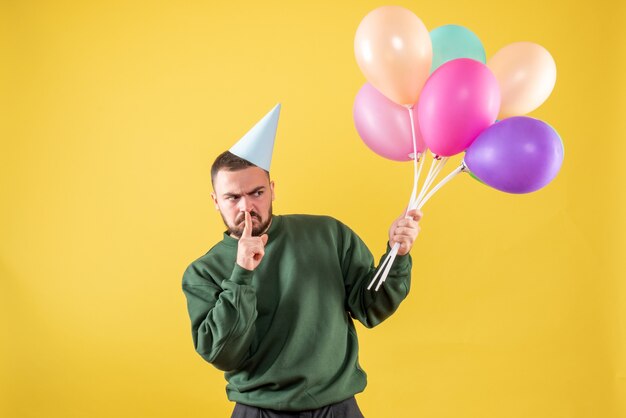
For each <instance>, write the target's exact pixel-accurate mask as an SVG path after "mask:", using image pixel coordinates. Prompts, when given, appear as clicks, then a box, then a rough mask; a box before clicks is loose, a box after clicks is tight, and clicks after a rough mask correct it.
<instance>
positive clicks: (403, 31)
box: [354, 6, 433, 105]
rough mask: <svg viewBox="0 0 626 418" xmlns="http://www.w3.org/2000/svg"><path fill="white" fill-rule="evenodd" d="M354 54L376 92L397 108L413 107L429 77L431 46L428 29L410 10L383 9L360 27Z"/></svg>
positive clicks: (369, 14)
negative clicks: (400, 106)
mask: <svg viewBox="0 0 626 418" xmlns="http://www.w3.org/2000/svg"><path fill="white" fill-rule="evenodd" d="M354 53H355V55H356V61H357V63H358V65H359V68H361V71H362V72H363V74H364V75H365V78H367V81H369V82H370V84H372V85H373V86H374V87H376V89H377V90H378V91H380V92H381V93H382V94H384V95H385V96H387V97H388V98H389V99H391V100H392V101H394V102H396V103H398V104H400V105H413V104H415V103H416V102H417V99H418V97H419V95H420V92H421V91H422V87H423V86H424V83H425V82H426V79H427V78H428V75H429V72H430V65H431V62H432V56H433V52H432V44H431V41H430V35H429V34H428V29H426V26H424V23H422V21H421V20H420V19H419V18H418V17H417V16H416V15H415V14H414V13H413V12H411V11H410V10H407V9H405V8H403V7H400V6H383V7H379V8H377V9H374V10H372V11H371V12H370V13H368V14H367V16H365V17H364V18H363V20H362V21H361V23H360V24H359V27H358V29H357V31H356V35H355V38H354Z"/></svg>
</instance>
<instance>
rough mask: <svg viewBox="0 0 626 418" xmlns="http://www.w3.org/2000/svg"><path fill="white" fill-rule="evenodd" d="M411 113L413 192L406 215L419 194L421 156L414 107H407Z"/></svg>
mask: <svg viewBox="0 0 626 418" xmlns="http://www.w3.org/2000/svg"><path fill="white" fill-rule="evenodd" d="M407 110H408V111H409V119H410V120H411V137H412V140H413V191H411V199H410V200H409V205H408V206H407V207H406V212H405V214H404V215H405V216H406V214H407V213H408V212H409V209H410V208H411V206H412V205H413V202H414V200H415V193H416V192H417V182H418V172H417V161H418V160H419V159H420V155H418V154H417V140H416V138H415V122H414V120H413V106H410V107H407Z"/></svg>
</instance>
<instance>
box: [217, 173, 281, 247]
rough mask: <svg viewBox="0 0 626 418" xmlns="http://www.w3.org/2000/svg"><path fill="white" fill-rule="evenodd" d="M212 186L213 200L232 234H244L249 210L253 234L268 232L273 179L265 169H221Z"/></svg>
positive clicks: (237, 235) (270, 217)
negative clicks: (270, 178) (246, 214)
mask: <svg viewBox="0 0 626 418" xmlns="http://www.w3.org/2000/svg"><path fill="white" fill-rule="evenodd" d="M213 189H214V192H213V193H211V197H212V198H213V203H215V208H216V209H217V210H219V211H220V214H221V215H222V219H223V220H224V224H225V225H226V227H227V228H228V232H229V233H230V235H232V236H234V237H237V238H239V237H240V236H241V233H242V232H243V226H244V217H245V214H244V213H245V212H250V217H251V218H252V235H253V236H259V235H262V234H263V233H265V232H266V230H267V229H268V227H269V225H270V222H271V221H272V201H273V200H274V182H273V181H271V182H270V180H269V176H268V175H267V173H266V172H265V171H264V170H263V169H261V168H259V167H248V168H245V169H243V170H237V171H228V170H220V171H218V173H217V175H216V176H215V178H214V179H213Z"/></svg>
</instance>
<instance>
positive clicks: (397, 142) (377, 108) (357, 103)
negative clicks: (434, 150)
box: [353, 83, 426, 161]
mask: <svg viewBox="0 0 626 418" xmlns="http://www.w3.org/2000/svg"><path fill="white" fill-rule="evenodd" d="M411 112H413V119H414V121H415V134H416V136H415V139H416V145H417V151H418V152H423V151H424V150H425V149H426V145H425V144H424V141H423V139H422V135H421V134H420V130H419V127H418V122H417V114H416V113H417V112H416V110H415V108H413V109H412V110H411ZM353 116H354V125H355V126H356V130H357V131H358V132H359V135H360V136H361V139H363V142H365V145H367V146H368V147H369V148H370V149H371V150H372V151H374V152H375V153H376V154H378V155H380V156H382V157H385V158H388V159H390V160H395V161H408V160H411V157H410V156H409V154H412V153H413V135H412V134H411V119H410V116H409V109H408V108H406V107H404V106H400V105H399V104H396V103H394V102H392V101H391V100H389V99H388V98H387V97H385V96H384V95H383V94H382V93H381V92H379V91H378V90H376V89H375V88H374V87H373V86H372V85H371V84H369V83H365V84H364V85H363V87H361V90H359V92H358V93H357V95H356V98H355V99H354V108H353Z"/></svg>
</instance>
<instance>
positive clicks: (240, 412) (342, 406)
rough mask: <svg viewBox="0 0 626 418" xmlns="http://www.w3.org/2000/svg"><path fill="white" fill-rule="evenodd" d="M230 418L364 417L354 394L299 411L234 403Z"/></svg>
mask: <svg viewBox="0 0 626 418" xmlns="http://www.w3.org/2000/svg"><path fill="white" fill-rule="evenodd" d="M231 418H364V417H363V414H362V413H361V410H360V409H359V406H358V405H357V404H356V399H354V396H353V397H351V398H349V399H346V400H345V401H341V402H339V403H335V404H332V405H327V406H323V407H321V408H318V409H311V410H308V411H300V412H283V411H274V410H273V409H263V408H257V407H254V406H248V405H243V404H240V403H238V404H235V409H234V410H233V415H232V416H231Z"/></svg>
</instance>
